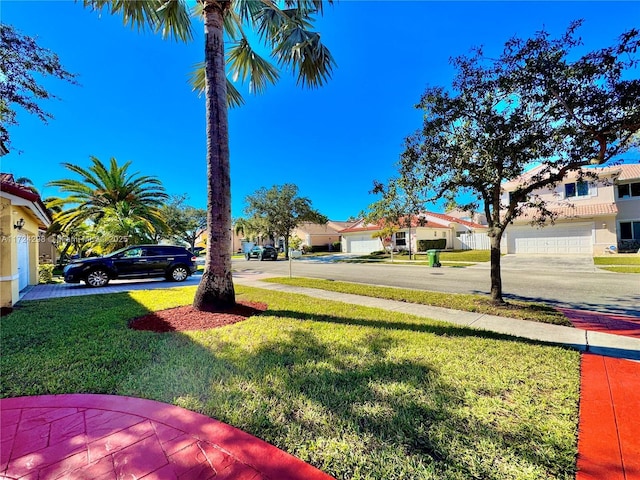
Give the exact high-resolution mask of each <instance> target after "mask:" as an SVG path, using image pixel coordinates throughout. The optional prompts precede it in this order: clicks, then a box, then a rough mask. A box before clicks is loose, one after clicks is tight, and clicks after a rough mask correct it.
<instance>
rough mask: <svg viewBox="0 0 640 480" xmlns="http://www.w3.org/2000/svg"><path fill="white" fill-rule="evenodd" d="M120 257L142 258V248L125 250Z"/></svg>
mask: <svg viewBox="0 0 640 480" xmlns="http://www.w3.org/2000/svg"><path fill="white" fill-rule="evenodd" d="M122 256H123V257H124V258H137V257H142V256H143V253H142V248H132V249H130V250H127V251H126V252H124V253H123V254H122Z"/></svg>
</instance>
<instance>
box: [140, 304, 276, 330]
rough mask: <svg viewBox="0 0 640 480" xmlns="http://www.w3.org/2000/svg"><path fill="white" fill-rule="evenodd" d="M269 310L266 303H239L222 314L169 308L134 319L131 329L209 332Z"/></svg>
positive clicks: (190, 308) (193, 309) (221, 312)
mask: <svg viewBox="0 0 640 480" xmlns="http://www.w3.org/2000/svg"><path fill="white" fill-rule="evenodd" d="M266 309H267V304H266V303H257V302H245V301H241V302H237V304H236V305H235V306H234V307H232V308H229V309H225V310H224V311H220V312H202V311H200V310H196V309H195V308H193V307H192V306H191V305H187V306H185V307H177V308H169V309H167V310H160V311H158V312H153V313H149V314H147V315H144V316H142V317H138V318H134V319H133V320H131V321H130V322H129V328H133V329H134V330H150V331H152V332H176V331H183V330H208V329H210V328H217V327H224V326H225V325H232V324H234V323H238V322H241V321H243V320H246V319H247V318H249V317H252V316H255V315H259V314H261V313H262V312H264V311H265V310H266Z"/></svg>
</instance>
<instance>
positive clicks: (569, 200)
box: [501, 164, 640, 255]
mask: <svg viewBox="0 0 640 480" xmlns="http://www.w3.org/2000/svg"><path fill="white" fill-rule="evenodd" d="M539 168H541V167H538V168H537V169H533V170H532V171H530V172H528V173H527V174H525V175H523V176H522V177H519V178H517V179H515V180H512V181H510V182H507V183H504V184H503V192H504V193H503V195H504V197H503V202H504V203H506V202H507V200H508V195H509V192H512V191H514V190H515V189H516V188H517V187H518V185H519V184H520V183H522V182H523V181H526V180H527V179H528V178H530V177H531V176H532V175H535V174H536V172H537V171H538V169H539ZM589 171H591V172H594V173H596V174H597V176H598V180H586V179H585V180H584V181H581V180H579V179H578V175H577V173H575V172H574V173H573V174H571V175H570V176H568V177H567V178H565V179H564V181H563V182H562V183H560V184H558V185H556V186H555V187H550V188H546V189H541V190H538V191H536V192H533V195H537V196H539V197H540V199H542V200H544V201H546V202H547V208H548V209H549V210H551V211H553V212H554V213H556V214H557V218H556V220H555V222H554V224H553V225H551V224H550V223H547V224H546V225H545V226H544V227H543V228H540V227H536V226H532V225H531V222H532V221H533V220H534V219H535V218H536V211H535V210H525V211H524V214H523V215H522V216H520V217H518V218H517V219H516V220H515V221H514V222H513V225H509V226H508V227H507V229H506V230H505V234H504V236H503V241H502V246H501V249H502V252H503V253H526V254H589V255H602V254H603V253H605V252H607V251H613V250H615V249H619V250H621V251H624V250H634V249H635V250H638V248H640V164H625V165H617V166H611V167H604V168H596V169H589ZM612 247H613V248H612Z"/></svg>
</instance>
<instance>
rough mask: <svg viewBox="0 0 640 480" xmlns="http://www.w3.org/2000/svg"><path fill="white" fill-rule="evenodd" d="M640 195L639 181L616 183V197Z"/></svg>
mask: <svg viewBox="0 0 640 480" xmlns="http://www.w3.org/2000/svg"><path fill="white" fill-rule="evenodd" d="M631 197H640V182H636V183H626V184H624V185H618V198H631Z"/></svg>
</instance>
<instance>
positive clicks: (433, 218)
mask: <svg viewBox="0 0 640 480" xmlns="http://www.w3.org/2000/svg"><path fill="white" fill-rule="evenodd" d="M424 217H427V218H424ZM424 220H426V223H425V222H424ZM452 223H458V224H460V225H464V226H466V227H469V228H473V229H477V228H487V226H486V225H480V224H479V223H474V222H469V221H467V220H461V219H459V218H455V217H452V216H450V215H446V214H444V213H435V212H422V213H421V214H420V215H418V216H415V215H414V216H412V217H411V227H412V228H415V227H425V228H429V227H432V228H433V227H436V228H449V227H450V226H451V224H452ZM381 228H382V224H381V223H377V224H373V223H368V224H363V222H362V221H360V222H358V223H356V224H355V225H353V226H351V227H349V228H345V229H344V230H340V232H339V233H351V232H370V231H375V230H380V229H381Z"/></svg>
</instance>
